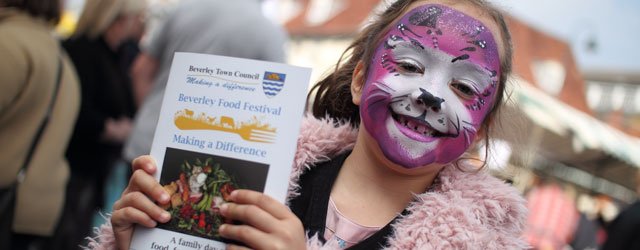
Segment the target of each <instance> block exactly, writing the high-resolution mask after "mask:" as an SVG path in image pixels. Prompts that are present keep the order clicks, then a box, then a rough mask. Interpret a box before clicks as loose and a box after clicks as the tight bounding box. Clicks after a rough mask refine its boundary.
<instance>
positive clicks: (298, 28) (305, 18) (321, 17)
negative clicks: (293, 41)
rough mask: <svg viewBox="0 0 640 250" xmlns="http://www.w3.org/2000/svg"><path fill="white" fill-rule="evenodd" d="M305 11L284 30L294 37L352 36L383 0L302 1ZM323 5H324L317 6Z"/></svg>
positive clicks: (288, 22) (286, 25)
mask: <svg viewBox="0 0 640 250" xmlns="http://www.w3.org/2000/svg"><path fill="white" fill-rule="evenodd" d="M300 2H301V4H302V11H300V12H299V13H298V15H296V16H295V17H293V18H291V19H289V20H288V21H287V22H286V23H285V24H284V26H285V28H286V29H287V31H288V32H289V34H290V35H291V36H294V37H295V36H352V35H355V34H356V33H357V32H358V31H359V30H360V28H361V27H362V24H363V23H364V22H365V21H366V20H367V19H368V17H369V15H370V14H371V13H372V12H373V10H374V9H375V8H376V6H378V4H380V0H357V1H356V0H300ZM318 5H322V6H318Z"/></svg>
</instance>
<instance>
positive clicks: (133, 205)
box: [111, 156, 171, 249]
mask: <svg viewBox="0 0 640 250" xmlns="http://www.w3.org/2000/svg"><path fill="white" fill-rule="evenodd" d="M132 164H133V167H132V168H133V175H132V176H131V180H129V186H127V188H126V189H125V190H124V192H123V193H122V196H121V197H120V199H119V200H118V201H116V203H115V204H113V213H112V215H111V225H112V226H113V234H114V236H115V239H116V247H117V249H129V244H130V243H131V236H132V234H133V228H134V225H135V224H140V225H143V226H145V227H155V226H156V224H157V222H156V221H159V222H163V223H164V222H167V221H169V219H170V217H171V216H170V214H169V213H168V212H167V211H165V210H164V209H162V208H161V207H159V206H158V205H156V203H155V201H157V202H159V203H160V204H167V203H168V202H169V194H168V193H167V192H166V191H165V190H164V188H163V187H162V186H161V185H160V183H158V181H157V180H156V179H155V178H154V177H153V176H152V175H153V173H155V172H156V170H157V166H156V163H155V160H153V158H151V156H141V157H138V158H136V159H135V160H133V163H132Z"/></svg>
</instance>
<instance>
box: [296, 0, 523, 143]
mask: <svg viewBox="0 0 640 250" xmlns="http://www.w3.org/2000/svg"><path fill="white" fill-rule="evenodd" d="M418 1H420V0H398V1H395V2H394V3H392V4H391V5H390V6H389V7H388V8H387V9H386V10H385V11H384V12H383V13H382V14H380V15H379V16H378V18H377V19H376V20H375V21H374V22H372V23H371V24H369V25H368V26H366V27H365V28H364V29H363V30H362V32H360V33H359V35H358V36H357V37H356V38H355V40H354V41H353V42H352V43H351V44H350V45H349V47H347V49H346V50H345V51H344V52H343V53H342V56H341V57H340V59H339V60H338V63H336V66H335V70H334V71H333V72H332V73H331V74H329V75H328V76H326V77H324V78H323V79H321V80H320V81H319V82H318V83H316V84H315V85H314V86H313V88H312V89H311V92H310V93H309V95H308V96H307V102H308V103H311V102H312V101H313V103H312V107H311V112H312V113H313V115H314V116H315V117H318V118H323V117H325V116H327V115H328V116H330V117H332V118H334V119H338V120H342V121H348V122H350V123H351V125H352V126H354V127H357V126H358V125H359V124H360V113H359V110H358V106H356V105H355V104H353V102H352V96H351V80H352V76H353V70H354V69H355V67H356V65H357V64H358V62H360V61H362V62H369V61H371V59H372V57H373V54H374V53H375V49H376V45H377V44H378V42H379V41H380V40H381V39H382V36H383V35H384V34H385V33H386V32H385V31H386V30H387V29H388V27H389V26H390V25H391V22H393V21H394V20H396V19H397V18H398V17H399V16H400V15H402V14H403V13H404V12H405V11H406V10H407V9H408V8H409V6H410V5H411V4H413V3H415V2H418ZM449 2H451V3H455V4H459V3H461V4H471V5H472V6H474V7H476V8H477V9H478V10H480V11H481V12H482V13H483V14H487V15H489V17H490V18H491V20H493V21H494V22H495V23H496V24H497V25H498V28H499V29H500V30H499V32H500V34H501V37H502V44H503V50H502V51H500V53H501V55H500V69H501V70H500V72H501V73H500V82H499V84H498V91H497V93H496V101H495V102H494V104H493V106H492V107H491V110H490V111H489V113H488V114H487V116H486V118H485V122H484V125H483V126H482V128H481V130H482V131H483V132H485V133H484V135H485V139H488V136H489V131H490V126H491V123H493V121H494V119H495V116H496V113H497V112H496V110H497V109H498V108H499V107H500V106H501V104H502V99H503V97H504V92H505V91H504V89H505V85H506V80H507V76H508V75H509V74H510V73H511V61H512V59H511V57H512V54H513V48H512V45H511V35H510V33H509V30H508V28H507V24H506V22H505V19H504V17H503V15H502V13H501V12H500V11H499V10H498V9H497V8H495V7H493V6H492V5H491V4H489V3H487V2H486V1H484V0H464V1H449ZM345 60H346V62H345ZM367 66H368V65H367V63H365V64H364V67H365V68H364V69H363V70H365V71H364V75H365V76H366V75H368V74H367V73H368V69H367ZM314 92H315V93H314ZM314 95H315V96H314ZM312 99H313V100H312ZM487 141H488V140H487Z"/></svg>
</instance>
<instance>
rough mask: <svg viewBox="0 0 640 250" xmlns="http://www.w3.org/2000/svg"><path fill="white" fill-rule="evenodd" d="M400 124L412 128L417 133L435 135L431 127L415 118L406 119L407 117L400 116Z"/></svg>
mask: <svg viewBox="0 0 640 250" xmlns="http://www.w3.org/2000/svg"><path fill="white" fill-rule="evenodd" d="M400 124H403V125H404V126H405V127H406V128H408V129H412V130H413V131H415V132H416V133H419V134H423V135H426V136H433V130H432V129H429V128H427V127H426V126H424V125H422V124H420V123H418V122H415V121H413V120H409V119H406V118H405V117H400Z"/></svg>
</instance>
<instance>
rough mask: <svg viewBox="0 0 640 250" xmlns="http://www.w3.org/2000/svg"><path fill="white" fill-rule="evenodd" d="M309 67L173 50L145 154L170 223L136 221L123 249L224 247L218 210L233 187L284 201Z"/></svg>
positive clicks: (221, 218)
mask: <svg viewBox="0 0 640 250" xmlns="http://www.w3.org/2000/svg"><path fill="white" fill-rule="evenodd" d="M310 75H311V70H310V69H308V68H301V67H296V66H291V65H286V64H280V63H273V62H264V61H257V60H249V59H240V58H231V57H223V56H215V55H205V54H194V53H176V54H175V56H174V59H173V62H172V65H171V71H170V73H169V80H168V82H167V87H166V90H165V94H164V99H163V102H162V109H161V112H160V117H159V120H158V125H157V129H156V132H155V136H154V139H153V145H152V148H151V155H152V156H153V157H154V158H155V159H156V160H157V162H158V168H159V171H158V172H157V173H156V176H155V177H156V179H158V180H159V182H160V184H161V185H163V187H164V188H165V189H166V190H167V191H168V192H169V193H170V194H171V202H170V204H168V205H166V206H164V207H163V208H165V209H166V210H167V211H169V213H171V215H172V219H171V221H169V222H168V223H164V224H158V226H157V227H156V228H145V227H142V226H137V227H136V229H135V230H134V235H133V240H132V242H131V246H130V249H135V250H142V249H202V250H209V249H216V250H218V249H225V243H224V242H225V240H224V239H222V238H221V237H220V236H219V234H218V227H219V226H220V225H221V224H222V223H225V222H228V221H227V219H225V218H223V217H222V216H221V215H220V213H219V207H220V205H222V204H223V203H225V202H226V200H227V197H228V195H229V194H230V193H231V191H233V190H235V189H251V190H256V191H260V192H264V193H266V194H268V195H270V196H272V197H274V198H275V199H277V200H279V201H281V202H284V201H285V198H286V193H287V187H288V184H289V174H290V172H291V167H292V164H293V158H294V154H295V148H296V142H297V137H298V132H299V130H300V123H301V121H302V117H303V112H304V106H305V98H306V94H307V87H308V83H309V78H310Z"/></svg>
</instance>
